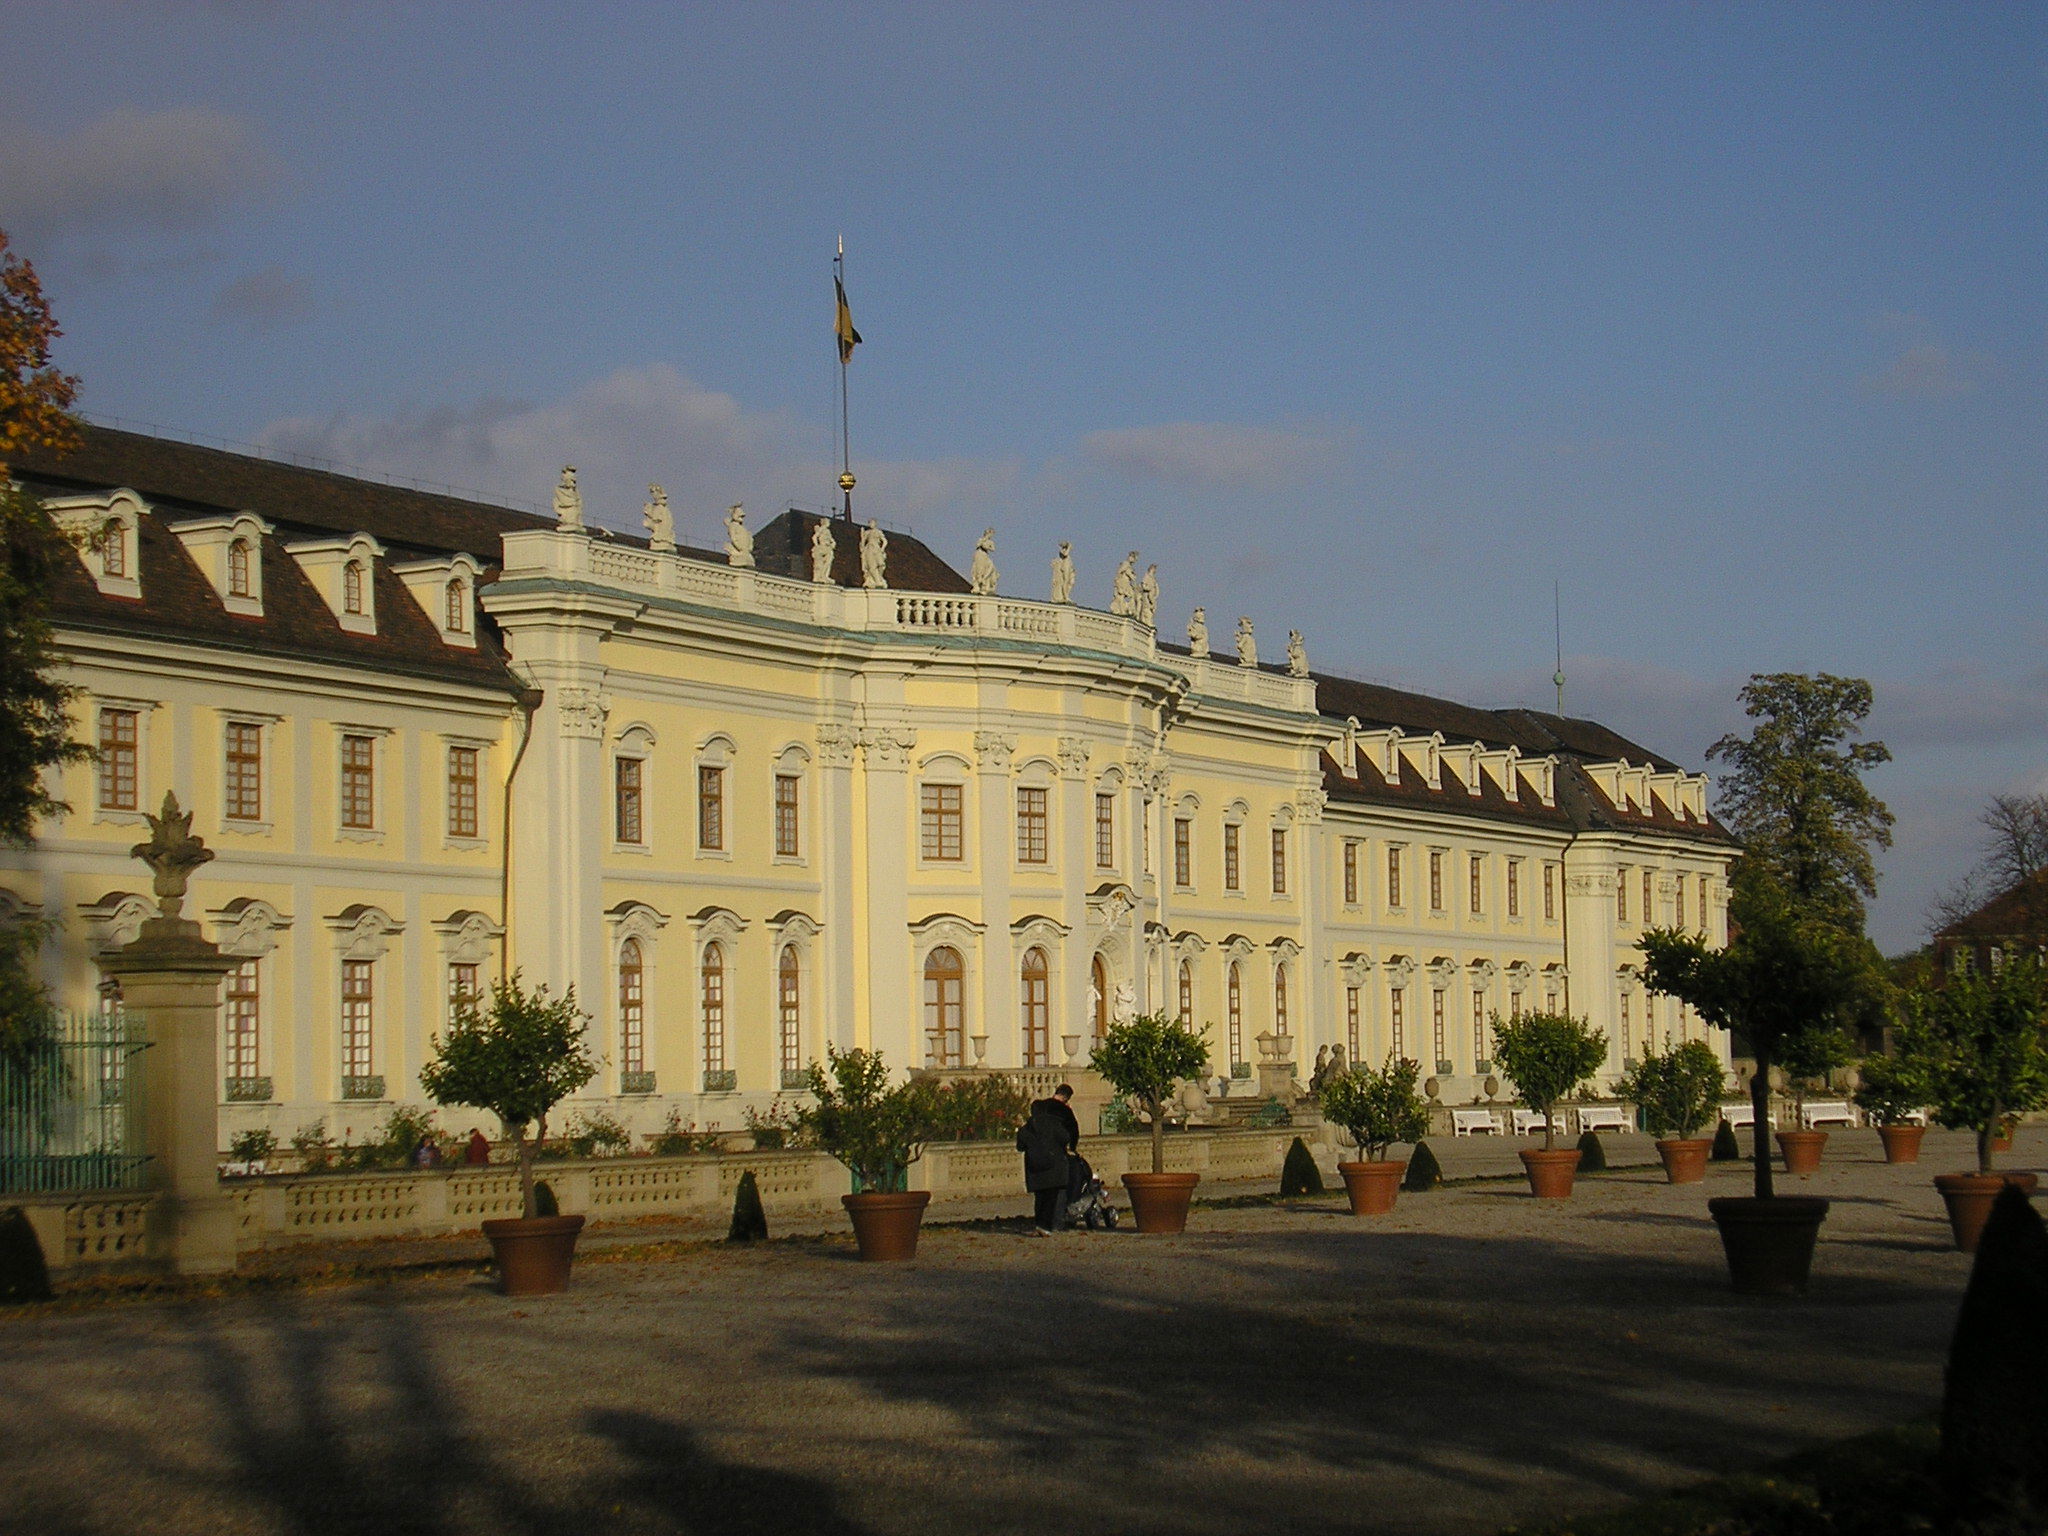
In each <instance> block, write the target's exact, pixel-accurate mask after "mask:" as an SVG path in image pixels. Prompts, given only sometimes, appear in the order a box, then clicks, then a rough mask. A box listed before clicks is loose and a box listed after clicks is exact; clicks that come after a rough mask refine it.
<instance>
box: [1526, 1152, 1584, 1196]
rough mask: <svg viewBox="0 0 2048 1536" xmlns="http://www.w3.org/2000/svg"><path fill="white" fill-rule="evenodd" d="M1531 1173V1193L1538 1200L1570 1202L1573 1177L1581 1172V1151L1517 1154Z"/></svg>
mask: <svg viewBox="0 0 2048 1536" xmlns="http://www.w3.org/2000/svg"><path fill="white" fill-rule="evenodd" d="M1516 1155H1517V1156H1519V1157H1520V1158H1521V1159H1522V1166H1523V1167H1524V1168H1525V1169H1527V1170H1528V1173H1529V1193H1530V1194H1532V1195H1534V1196H1535V1197H1536V1198H1537V1199H1538V1200H1569V1199H1570V1198H1571V1193H1572V1175H1573V1174H1575V1173H1577V1172H1578V1170H1579V1149H1578V1148H1577V1147H1567V1148H1564V1149H1562V1150H1560V1151H1556V1152H1545V1151H1542V1150H1541V1149H1536V1150H1532V1151H1525V1152H1520V1153H1517V1154H1516Z"/></svg>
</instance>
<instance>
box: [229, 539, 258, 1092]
mask: <svg viewBox="0 0 2048 1536" xmlns="http://www.w3.org/2000/svg"><path fill="white" fill-rule="evenodd" d="M248 595H249V541H248V540H247V539H237V540H235V542H234V543H232V544H230V545H229V546H228V596H229V597H247V596H248ZM254 1075H255V1074H254V1073H251V1074H250V1076H252V1077H253V1076H254Z"/></svg>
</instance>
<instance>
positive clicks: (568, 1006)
mask: <svg viewBox="0 0 2048 1536" xmlns="http://www.w3.org/2000/svg"><path fill="white" fill-rule="evenodd" d="M589 1022H590V1015H588V1014H587V1013H585V1012H583V1010H582V1009H580V1008H578V1007H577V1006H576V989H575V988H574V987H573V986H572V987H570V988H569V989H568V990H567V991H566V992H564V993H563V994H562V995H561V996H560V997H558V998H551V997H549V996H548V989H547V987H546V986H545V985H542V986H540V987H536V988H535V989H534V990H533V991H531V992H528V991H527V990H526V988H525V986H524V984H523V983H522V982H521V981H520V979H519V973H518V972H517V971H514V972H513V973H512V974H511V975H510V976H509V977H502V978H500V979H499V980H498V981H497V982H495V983H494V984H493V985H492V987H491V995H490V1000H489V1003H488V1005H487V1006H485V1007H482V1008H479V1007H477V1006H476V1005H475V1003H473V1002H467V1001H465V1002H463V1003H462V1004H460V1005H459V1006H458V1007H457V1009H456V1014H455V1022H454V1023H453V1024H451V1025H450V1026H449V1027H448V1033H447V1034H446V1035H445V1036H437V1037H436V1038H435V1041H434V1048H435V1059H434V1060H433V1061H430V1062H428V1063H427V1064H426V1065H425V1066H424V1067H422V1068H420V1086H421V1087H422V1088H424V1089H425V1090H426V1092H427V1096H428V1097H429V1098H431V1099H432V1100H433V1101H434V1102H435V1103H436V1104H466V1105H469V1106H471V1107H472V1108H475V1109H485V1110H489V1111H490V1112H491V1113H492V1114H495V1115H496V1116H497V1117H498V1119H499V1120H500V1121H501V1122H503V1124H504V1127H505V1134H506V1135H507V1136H509V1137H511V1138H512V1150H513V1153H514V1155H515V1156H516V1157H517V1158H518V1160H519V1194H520V1202H521V1207H520V1208H521V1212H522V1214H523V1215H525V1216H526V1217H527V1218H529V1219H531V1218H532V1217H534V1216H537V1215H538V1214H539V1213H540V1208H539V1205H538V1204H537V1202H536V1200H535V1197H534V1191H533V1159H534V1153H535V1150H536V1149H537V1147H538V1145H539V1143H540V1142H543V1141H545V1140H547V1134H548V1111H550V1110H551V1109H553V1108H554V1107H555V1106H556V1105H557V1104H559V1103H561V1102H562V1100H564V1099H566V1098H567V1097H568V1096H569V1095H570V1094H572V1093H574V1092H575V1091H576V1090H577V1089H578V1088H581V1087H582V1086H583V1085H584V1084H585V1083H587V1082H589V1081H590V1080H591V1078H593V1077H595V1076H596V1075H597V1060H596V1058H595V1057H593V1056H592V1055H591V1054H590V1050H589V1047H588V1045H587V1044H586V1042H585V1036H584V1028H585V1026H586V1025H587V1024H588V1023H589ZM529 1125H530V1126H533V1127H534V1139H533V1140H532V1141H528V1140H527V1137H526V1128H527V1127H528V1126H529Z"/></svg>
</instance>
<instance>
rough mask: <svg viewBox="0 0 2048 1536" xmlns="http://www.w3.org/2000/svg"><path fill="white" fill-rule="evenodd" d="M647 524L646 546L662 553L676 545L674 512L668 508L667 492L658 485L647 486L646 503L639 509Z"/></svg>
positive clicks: (642, 518)
mask: <svg viewBox="0 0 2048 1536" xmlns="http://www.w3.org/2000/svg"><path fill="white" fill-rule="evenodd" d="M640 517H641V520H642V521H643V522H645V523H646V524H647V547H648V548H649V549H656V550H660V551H662V552H663V553H667V552H668V551H671V550H673V549H674V548H675V547H676V519H675V514H674V513H672V512H670V511H669V509H668V492H667V491H665V490H663V489H662V488H661V487H660V486H658V485H650V486H649V487H647V505H646V506H644V507H642V508H641V509H640Z"/></svg>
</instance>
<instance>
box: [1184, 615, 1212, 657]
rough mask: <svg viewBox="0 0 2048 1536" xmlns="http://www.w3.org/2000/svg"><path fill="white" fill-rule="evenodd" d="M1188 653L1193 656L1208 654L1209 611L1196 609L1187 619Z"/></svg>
mask: <svg viewBox="0 0 2048 1536" xmlns="http://www.w3.org/2000/svg"><path fill="white" fill-rule="evenodd" d="M1188 652H1189V654H1191V655H1194V656H1207V655H1208V654H1209V610H1208V609H1206V608H1197V609H1196V610H1195V611H1194V613H1193V615H1192V616H1191V617H1190V618H1189V619H1188Z"/></svg>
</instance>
